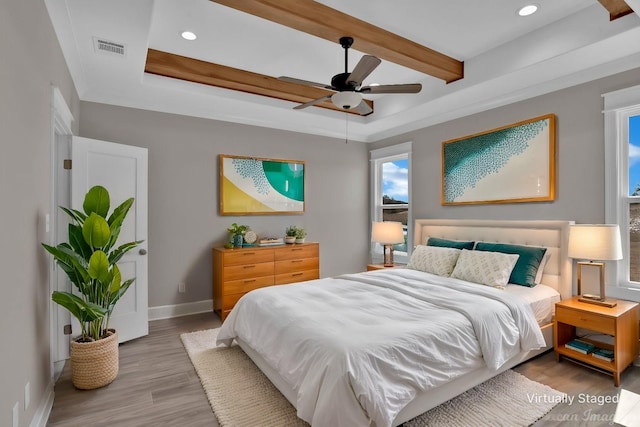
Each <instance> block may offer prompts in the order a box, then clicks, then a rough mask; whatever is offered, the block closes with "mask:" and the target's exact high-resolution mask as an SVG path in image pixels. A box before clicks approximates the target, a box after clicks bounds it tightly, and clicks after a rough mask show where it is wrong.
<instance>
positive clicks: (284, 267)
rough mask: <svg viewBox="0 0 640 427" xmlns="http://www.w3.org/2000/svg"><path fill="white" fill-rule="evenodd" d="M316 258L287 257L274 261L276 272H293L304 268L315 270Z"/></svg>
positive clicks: (316, 265)
mask: <svg viewBox="0 0 640 427" xmlns="http://www.w3.org/2000/svg"><path fill="white" fill-rule="evenodd" d="M317 269H318V258H301V259H289V260H286V261H276V274H284V273H294V272H297V271H304V270H317Z"/></svg>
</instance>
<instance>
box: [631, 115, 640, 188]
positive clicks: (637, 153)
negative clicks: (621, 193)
mask: <svg viewBox="0 0 640 427" xmlns="http://www.w3.org/2000/svg"><path fill="white" fill-rule="evenodd" d="M638 186H640V116H633V117H629V194H630V195H632V194H633V192H634V191H635V190H636V188H637V187H638Z"/></svg>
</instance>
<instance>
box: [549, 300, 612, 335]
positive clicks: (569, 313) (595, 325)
mask: <svg viewBox="0 0 640 427" xmlns="http://www.w3.org/2000/svg"><path fill="white" fill-rule="evenodd" d="M556 320H557V321H558V322H561V323H566V324H569V325H573V326H576V327H578V328H584V329H589V330H592V331H596V332H602V333H605V334H610V335H615V331H616V320H615V319H614V318H612V317H607V316H601V315H599V314H596V313H588V312H585V311H581V310H572V309H570V308H564V307H557V308H556Z"/></svg>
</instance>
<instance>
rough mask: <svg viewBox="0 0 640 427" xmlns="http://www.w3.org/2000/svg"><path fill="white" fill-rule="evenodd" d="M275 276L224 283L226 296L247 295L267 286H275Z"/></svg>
mask: <svg viewBox="0 0 640 427" xmlns="http://www.w3.org/2000/svg"><path fill="white" fill-rule="evenodd" d="M273 280H274V278H273V275H271V276H263V277H254V278H250V279H241V280H231V281H229V282H224V285H223V288H224V291H223V292H224V295H232V294H239V293H246V292H249V291H252V290H254V289H258V288H263V287H265V286H271V285H273Z"/></svg>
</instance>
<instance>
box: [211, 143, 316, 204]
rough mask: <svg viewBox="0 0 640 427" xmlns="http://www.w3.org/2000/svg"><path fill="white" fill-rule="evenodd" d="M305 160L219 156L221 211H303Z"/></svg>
mask: <svg viewBox="0 0 640 427" xmlns="http://www.w3.org/2000/svg"><path fill="white" fill-rule="evenodd" d="M304 190H305V162H304V161H302V160H282V159H264V158H256V157H244V156H228V155H224V154H221V155H220V214H221V215H266V214H302V213H304V210H305V205H304Z"/></svg>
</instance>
